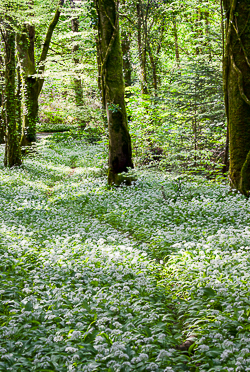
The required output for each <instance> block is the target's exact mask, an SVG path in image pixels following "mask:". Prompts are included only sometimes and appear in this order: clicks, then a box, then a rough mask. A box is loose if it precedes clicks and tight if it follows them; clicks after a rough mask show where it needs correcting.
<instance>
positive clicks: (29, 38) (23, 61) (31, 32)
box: [17, 0, 64, 145]
mask: <svg viewBox="0 0 250 372" xmlns="http://www.w3.org/2000/svg"><path fill="white" fill-rule="evenodd" d="M63 4H64V0H59V2H58V5H57V8H56V11H55V14H54V17H53V19H52V21H51V22H50V24H49V27H48V29H47V33H46V36H45V40H44V43H43V48H42V51H41V54H40V58H39V61H38V63H37V64H36V60H35V37H36V33H35V26H34V25H33V24H32V19H31V20H30V22H29V23H27V24H25V25H24V26H23V29H22V31H21V33H20V34H19V35H18V37H17V50H18V56H19V63H20V66H21V79H22V91H23V106H24V111H23V116H24V117H23V136H22V138H23V139H22V144H23V145H27V144H30V143H31V142H33V141H35V140H36V123H37V120H38V98H39V95H40V93H41V90H42V87H43V83H44V77H43V73H44V70H45V61H46V58H47V55H48V51H49V47H50V42H51V39H52V35H53V32H54V29H55V27H56V25H57V23H58V21H59V18H60V14H61V6H62V5H63ZM30 18H31V17H30Z"/></svg>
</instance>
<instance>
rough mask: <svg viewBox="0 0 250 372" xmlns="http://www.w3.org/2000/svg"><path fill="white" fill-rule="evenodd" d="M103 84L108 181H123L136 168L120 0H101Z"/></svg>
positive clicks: (99, 16)
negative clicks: (134, 166) (124, 175)
mask: <svg viewBox="0 0 250 372" xmlns="http://www.w3.org/2000/svg"><path fill="white" fill-rule="evenodd" d="M96 8H97V13H98V31H99V32H98V35H99V46H100V58H101V85H102V96H103V102H104V105H105V108H106V113H107V119H108V128H109V171H108V183H109V184H110V185H112V184H115V185H119V184H120V183H121V182H122V181H123V180H124V179H123V177H122V176H120V173H122V172H127V171H128V168H133V163H132V151H131V139H130V135H129V130H128V122H127V114H126V107H125V102H124V80H123V63H122V50H121V44H120V35H119V18H118V17H119V14H118V2H115V1H114V0H97V1H96Z"/></svg>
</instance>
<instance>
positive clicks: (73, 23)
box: [71, 18, 84, 107]
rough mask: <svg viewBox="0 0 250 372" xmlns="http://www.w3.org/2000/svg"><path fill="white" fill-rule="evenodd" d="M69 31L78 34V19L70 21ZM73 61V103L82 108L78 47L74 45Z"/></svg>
mask: <svg viewBox="0 0 250 372" xmlns="http://www.w3.org/2000/svg"><path fill="white" fill-rule="evenodd" d="M71 30H72V31H73V32H76V33H78V32H79V19H78V18H73V19H72V20H71ZM73 54H74V56H73V59H74V63H75V67H76V75H75V76H74V78H73V88H74V93H75V103H76V106H77V107H83V105H84V102H83V88H82V81H81V77H80V76H78V71H77V68H78V65H79V63H80V58H79V55H78V54H79V45H78V44H74V46H73Z"/></svg>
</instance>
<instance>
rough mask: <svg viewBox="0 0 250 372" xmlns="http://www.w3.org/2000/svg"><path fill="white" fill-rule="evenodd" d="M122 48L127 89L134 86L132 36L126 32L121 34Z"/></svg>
mask: <svg viewBox="0 0 250 372" xmlns="http://www.w3.org/2000/svg"><path fill="white" fill-rule="evenodd" d="M121 46H122V55H123V74H124V82H125V87H130V86H131V85H132V66H131V54H130V34H129V33H128V32H127V31H126V30H124V31H122V33H121Z"/></svg>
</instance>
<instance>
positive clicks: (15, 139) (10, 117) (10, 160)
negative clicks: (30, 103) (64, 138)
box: [4, 28, 22, 167]
mask: <svg viewBox="0 0 250 372" xmlns="http://www.w3.org/2000/svg"><path fill="white" fill-rule="evenodd" d="M15 78H16V61H15V33H14V31H13V30H11V29H9V28H8V29H7V30H6V32H5V118H6V146H5V157H4V165H5V167H13V166H15V165H21V164H22V161H21V148H20V136H19V132H18V121H17V120H16V97H15V87H16V82H15Z"/></svg>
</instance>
